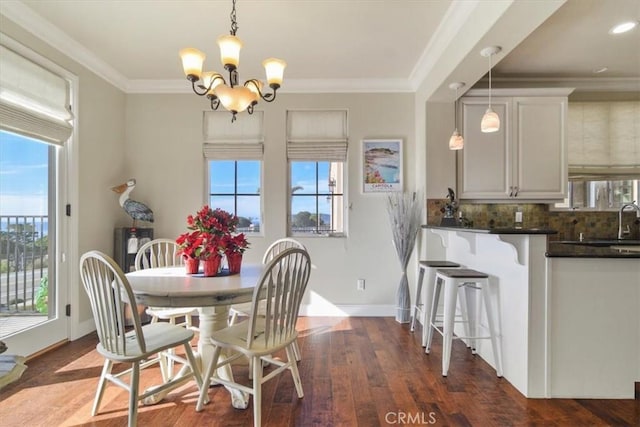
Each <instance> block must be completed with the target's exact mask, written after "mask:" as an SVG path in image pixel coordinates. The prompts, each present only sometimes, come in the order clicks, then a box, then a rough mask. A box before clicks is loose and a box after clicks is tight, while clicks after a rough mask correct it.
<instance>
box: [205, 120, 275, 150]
mask: <svg viewBox="0 0 640 427" xmlns="http://www.w3.org/2000/svg"><path fill="white" fill-rule="evenodd" d="M263 118H264V114H263V112H262V111H254V112H253V114H243V115H242V116H241V117H239V118H238V119H237V120H236V121H234V122H233V123H232V122H231V113H229V112H228V111H205V112H204V119H203V137H204V144H203V154H204V157H205V158H206V159H210V160H261V159H262V153H263V142H264V131H263Z"/></svg>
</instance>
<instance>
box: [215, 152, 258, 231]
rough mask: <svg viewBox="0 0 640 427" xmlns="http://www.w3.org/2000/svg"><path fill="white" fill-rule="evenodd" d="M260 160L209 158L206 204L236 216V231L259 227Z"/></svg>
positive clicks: (251, 229)
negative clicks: (237, 219)
mask: <svg viewBox="0 0 640 427" xmlns="http://www.w3.org/2000/svg"><path fill="white" fill-rule="evenodd" d="M261 163H262V162H260V161H259V160H210V161H209V192H210V193H209V206H212V207H214V208H221V209H224V210H226V211H228V212H232V213H234V214H235V215H237V216H238V218H239V220H240V221H239V223H238V231H242V232H244V233H253V232H259V231H260V224H261V222H262V220H261V218H260V206H261V205H260V176H261V173H260V169H261V168H260V166H261Z"/></svg>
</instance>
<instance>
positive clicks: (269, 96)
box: [180, 0, 287, 122]
mask: <svg viewBox="0 0 640 427" xmlns="http://www.w3.org/2000/svg"><path fill="white" fill-rule="evenodd" d="M237 30H238V23H237V22H236V0H233V8H232V10H231V31H230V35H223V36H220V37H218V46H219V47H220V60H221V62H222V65H223V66H224V69H225V70H227V71H228V73H229V81H228V82H227V80H225V78H224V77H223V76H222V75H221V74H220V73H217V72H215V71H207V72H204V73H203V72H202V65H203V63H204V60H205V54H204V53H202V52H201V51H199V50H198V49H194V48H185V49H182V50H180V58H182V67H183V68H184V73H185V75H186V76H187V80H189V81H190V82H191V87H192V88H193V92H194V93H195V94H197V95H200V96H205V95H206V97H207V98H208V99H209V100H210V101H211V109H212V110H217V109H218V107H219V106H220V104H222V106H223V107H224V108H226V109H227V110H229V111H230V112H231V114H232V117H231V121H232V122H233V121H235V119H236V114H238V113H241V112H242V111H245V110H246V111H247V112H248V113H249V114H252V113H253V107H254V106H255V105H256V104H257V103H258V99H259V98H262V99H263V100H265V101H266V102H273V101H274V100H275V99H276V92H277V90H278V88H280V85H281V84H282V77H283V74H284V68H285V67H286V66H287V64H286V62H284V61H283V60H281V59H276V58H268V59H265V60H264V61H262V66H263V67H264V68H265V71H266V75H267V84H268V85H269V87H270V88H271V89H272V90H273V93H264V92H263V88H264V84H263V83H262V82H261V81H260V80H258V79H250V80H247V81H246V82H244V85H242V86H240V85H239V84H238V81H239V76H238V63H239V62H240V49H241V48H242V42H241V41H240V39H239V38H238V37H236V31H237ZM200 80H202V82H200ZM198 82H200V83H198Z"/></svg>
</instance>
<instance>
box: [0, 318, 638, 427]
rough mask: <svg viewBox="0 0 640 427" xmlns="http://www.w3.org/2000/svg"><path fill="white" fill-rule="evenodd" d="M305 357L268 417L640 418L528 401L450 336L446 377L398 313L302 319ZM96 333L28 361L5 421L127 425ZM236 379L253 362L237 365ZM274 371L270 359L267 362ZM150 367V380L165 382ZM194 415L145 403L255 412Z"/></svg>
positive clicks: (7, 395)
mask: <svg viewBox="0 0 640 427" xmlns="http://www.w3.org/2000/svg"><path fill="white" fill-rule="evenodd" d="M299 330H300V331H301V338H300V345H301V349H302V355H303V360H302V361H301V362H300V364H299V368H300V374H301V377H302V381H303V386H304V391H305V397H304V398H303V399H298V398H297V396H296V393H295V389H294V386H293V382H292V380H291V377H290V375H289V374H288V373H285V374H283V375H279V376H278V377H276V378H275V379H273V380H271V381H269V382H267V383H266V384H265V385H264V386H263V393H264V395H263V404H262V408H263V425H265V426H322V427H328V426H349V427H351V426H362V427H374V426H386V425H398V426H400V425H414V426H415V425H436V426H446V425H448V426H482V427H485V426H524V425H526V426H571V427H573V426H639V425H640V400H637V399H636V400H582V399H526V398H524V397H523V396H522V395H521V394H520V393H519V392H518V391H517V390H515V389H514V388H513V387H512V386H511V385H510V384H509V382H508V381H506V380H504V379H499V378H497V377H496V376H495V371H494V370H493V369H492V368H491V367H490V366H489V365H487V364H486V363H485V362H484V361H483V360H482V359H480V358H479V357H475V356H472V355H471V354H470V352H469V351H468V350H467V349H466V348H465V347H464V345H463V344H462V343H459V342H456V343H454V349H453V356H452V360H451V368H450V371H449V376H448V377H447V378H443V377H442V376H441V374H440V373H441V364H440V363H441V359H440V356H441V345H440V343H441V341H440V340H439V339H438V338H439V336H438V335H437V334H436V337H435V338H434V348H433V351H432V353H431V355H425V354H424V352H423V349H422V347H421V346H420V341H419V340H420V335H419V333H418V332H416V333H414V334H412V333H410V332H409V327H408V325H401V324H398V323H396V322H395V320H394V319H392V318H301V319H300V320H299ZM96 340H97V339H96V336H95V335H94V334H91V335H88V336H86V337H84V338H82V339H80V340H77V341H75V342H72V343H69V344H66V345H64V346H62V347H61V348H59V349H56V350H54V351H52V352H49V353H47V354H45V355H43V356H40V357H38V358H36V359H34V360H31V361H30V362H28V363H27V365H28V369H27V370H26V372H25V373H24V375H23V376H22V378H21V379H20V380H19V381H18V382H16V383H13V384H11V385H9V386H7V387H5V388H4V389H3V390H1V391H0V426H81V425H82V426H85V425H88V426H101V427H111V426H124V425H126V423H127V393H126V392H125V391H124V390H122V389H120V388H118V387H115V386H112V385H108V386H107V390H106V392H105V396H104V399H103V404H102V408H101V411H100V414H98V415H97V416H96V417H92V416H91V414H90V412H91V405H92V403H93V397H94V392H95V387H96V384H97V380H98V378H99V376H100V369H101V366H102V362H103V359H102V357H100V355H98V354H97V352H96V351H95V344H96ZM234 369H235V372H236V378H237V379H239V378H246V374H247V369H246V368H245V367H243V366H237V367H235V368H234ZM267 369H269V368H267ZM159 379H160V374H159V370H158V368H157V367H153V368H150V369H148V370H145V371H143V373H142V379H141V384H142V386H143V387H145V386H147V385H151V384H153V383H154V382H158V381H159ZM209 394H210V398H211V403H210V404H208V405H206V406H205V409H204V410H203V411H202V412H200V413H197V412H195V402H196V398H197V391H196V387H195V386H194V385H193V384H188V385H185V386H184V387H182V388H180V389H179V390H177V391H175V392H173V393H172V394H171V395H170V396H169V397H168V398H167V399H166V400H165V401H163V402H162V403H160V404H158V405H154V406H141V407H140V412H139V418H138V425H140V426H154V427H162V426H194V427H195V426H225V427H227V426H249V425H251V424H252V420H253V416H252V410H251V408H252V405H251V404H250V406H249V409H248V410H237V409H234V408H233V407H231V404H230V399H229V394H228V393H227V392H226V390H224V389H223V388H221V387H213V388H211V389H210V393H209Z"/></svg>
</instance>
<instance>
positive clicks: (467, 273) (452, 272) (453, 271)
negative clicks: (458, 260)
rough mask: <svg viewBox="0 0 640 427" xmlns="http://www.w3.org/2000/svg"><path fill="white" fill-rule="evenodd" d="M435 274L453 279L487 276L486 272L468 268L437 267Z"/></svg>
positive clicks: (483, 277)
mask: <svg viewBox="0 0 640 427" xmlns="http://www.w3.org/2000/svg"><path fill="white" fill-rule="evenodd" d="M437 274H440V275H442V276H445V277H450V278H453V279H486V278H488V277H489V275H488V274H487V273H483V272H481V271H476V270H471V269H469V268H439V269H438V271H437Z"/></svg>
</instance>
